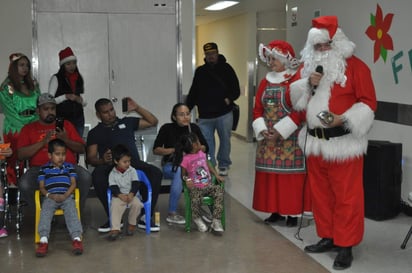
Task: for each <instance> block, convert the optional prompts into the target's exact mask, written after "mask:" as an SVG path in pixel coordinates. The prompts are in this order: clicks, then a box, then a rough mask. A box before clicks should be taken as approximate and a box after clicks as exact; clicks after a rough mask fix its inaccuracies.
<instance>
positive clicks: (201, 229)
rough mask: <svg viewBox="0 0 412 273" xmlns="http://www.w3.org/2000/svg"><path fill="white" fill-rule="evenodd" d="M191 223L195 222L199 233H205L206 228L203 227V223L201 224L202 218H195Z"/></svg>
mask: <svg viewBox="0 0 412 273" xmlns="http://www.w3.org/2000/svg"><path fill="white" fill-rule="evenodd" d="M193 222H195V224H196V226H197V229H198V230H199V231H200V232H206V231H207V226H206V225H205V223H204V222H203V220H202V218H200V217H199V218H196V219H194V220H193Z"/></svg>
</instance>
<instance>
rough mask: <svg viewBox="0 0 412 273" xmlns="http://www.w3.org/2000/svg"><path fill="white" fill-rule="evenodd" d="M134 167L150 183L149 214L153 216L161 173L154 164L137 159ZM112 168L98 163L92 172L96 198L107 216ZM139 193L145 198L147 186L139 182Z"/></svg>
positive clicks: (144, 199)
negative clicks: (150, 202) (150, 205)
mask: <svg viewBox="0 0 412 273" xmlns="http://www.w3.org/2000/svg"><path fill="white" fill-rule="evenodd" d="M133 167H134V168H135V169H138V170H141V171H143V172H144V173H145V174H146V176H147V178H148V179H149V181H150V184H151V185H152V211H151V215H152V216H153V214H154V211H155V208H156V204H157V199H158V197H159V193H160V187H161V183H162V177H163V173H162V171H161V170H160V169H159V168H157V167H156V166H153V165H150V164H148V163H146V162H144V161H139V163H138V164H137V165H136V166H133ZM112 169H113V166H112V165H100V166H97V167H96V168H95V169H94V171H93V173H92V179H93V186H94V190H95V192H96V196H97V198H99V200H100V202H101V203H102V205H103V208H104V211H105V212H106V214H107V216H109V205H108V203H107V188H108V187H109V173H110V171H111V170H112ZM139 191H140V194H141V195H142V198H143V202H144V201H146V200H147V188H146V186H145V185H144V184H143V183H140V188H139Z"/></svg>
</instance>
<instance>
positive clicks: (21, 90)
mask: <svg viewBox="0 0 412 273" xmlns="http://www.w3.org/2000/svg"><path fill="white" fill-rule="evenodd" d="M9 59H10V65H9V71H8V76H7V78H6V79H5V80H4V81H3V83H2V84H1V87H0V106H1V108H2V111H3V113H4V122H3V138H4V142H5V143H10V146H11V148H12V150H13V155H12V156H11V157H9V158H7V181H8V183H9V184H10V185H12V184H14V185H16V182H17V178H16V168H15V167H16V159H17V152H16V151H15V147H16V146H17V138H18V136H19V133H20V130H21V128H22V127H23V126H24V125H26V124H28V123H30V122H32V121H35V120H37V119H38V115H37V113H36V104H37V98H38V97H39V95H40V90H39V86H38V84H37V82H36V81H35V80H34V79H33V77H32V69H31V63H30V60H29V58H27V56H25V55H24V54H22V53H13V54H11V55H10V57H9ZM20 169H21V168H20Z"/></svg>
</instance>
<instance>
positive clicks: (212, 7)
mask: <svg viewBox="0 0 412 273" xmlns="http://www.w3.org/2000/svg"><path fill="white" fill-rule="evenodd" d="M237 4H239V1H219V2H216V3H214V4H213V5H210V6H207V7H206V8H205V10H222V9H226V8H228V7H231V6H234V5H237Z"/></svg>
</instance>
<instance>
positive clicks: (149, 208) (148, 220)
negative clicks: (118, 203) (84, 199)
mask: <svg viewBox="0 0 412 273" xmlns="http://www.w3.org/2000/svg"><path fill="white" fill-rule="evenodd" d="M137 176H138V177H139V181H141V182H143V183H144V184H145V185H146V187H147V200H146V202H143V206H144V210H145V221H146V234H150V226H151V212H152V185H151V184H150V181H149V179H148V178H147V176H146V174H145V173H144V172H143V171H141V170H137ZM111 202H112V191H111V190H110V188H107V203H108V207H109V221H110V226H111V219H112V217H111V210H110V205H111Z"/></svg>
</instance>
